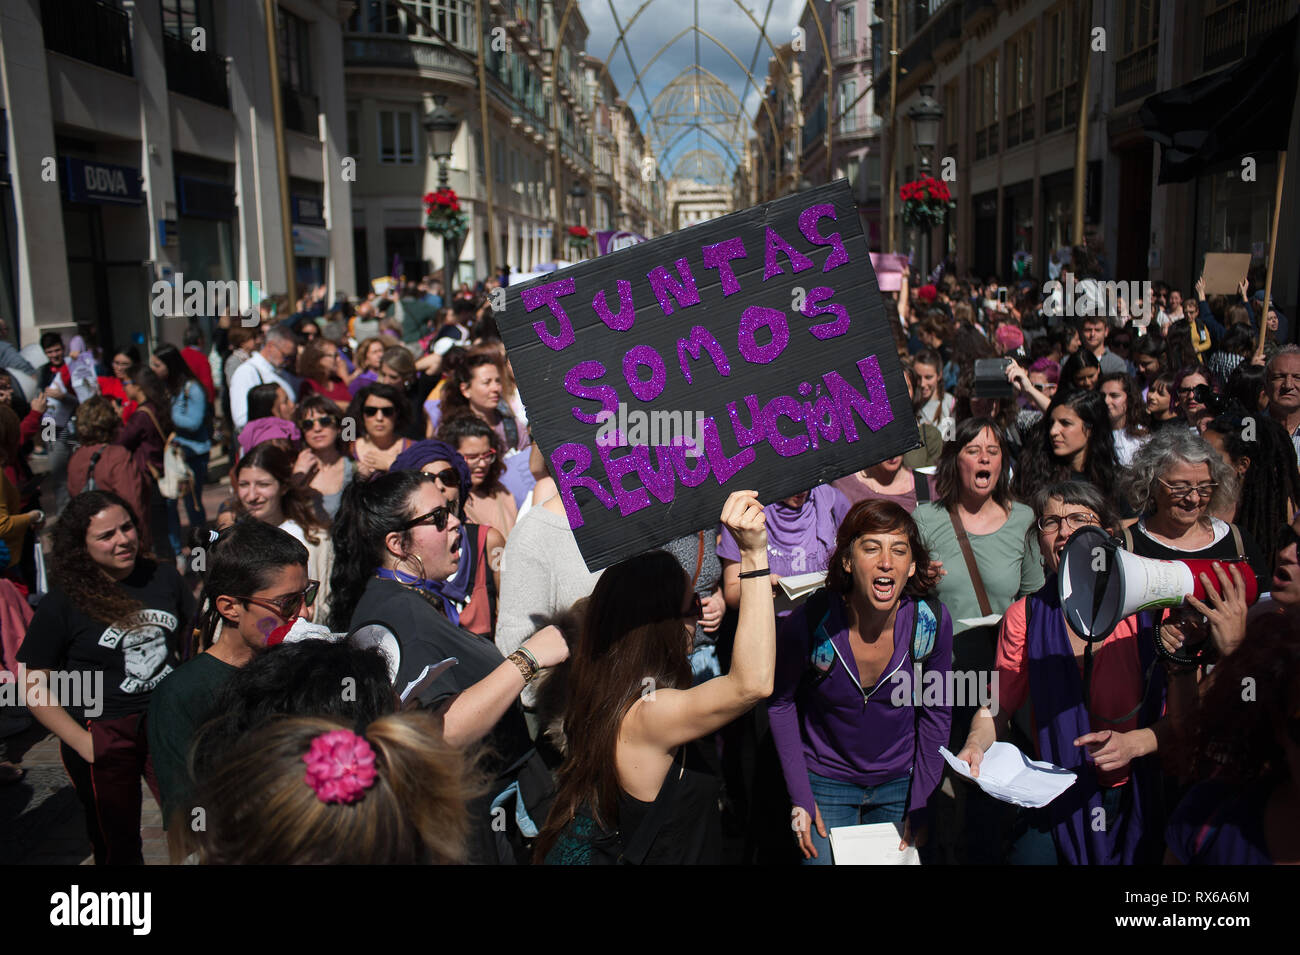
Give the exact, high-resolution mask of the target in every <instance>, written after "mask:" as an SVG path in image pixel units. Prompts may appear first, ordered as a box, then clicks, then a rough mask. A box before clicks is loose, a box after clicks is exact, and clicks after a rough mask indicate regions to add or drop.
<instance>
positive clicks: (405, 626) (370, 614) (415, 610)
mask: <svg viewBox="0 0 1300 955" xmlns="http://www.w3.org/2000/svg"><path fill="white" fill-rule="evenodd" d="M367 623H382V624H384V625H385V626H386V627H388V629H389V630H391V631H393V633H394V635H396V637H397V639H398V642H399V644H400V645H401V651H402V659H401V660H400V661H399V664H398V669H397V679H396V680H394V681H393V682H394V687H395V689H396V690H397V692H399V693H400V692H401V691H402V690H404V689H406V687H407V686H408V685H409V684H410V683H411V681H413V680H414V679H416V678H417V677H418V676H419V675H420V673H421V672H422V671H423V670H424V668H425V667H426V666H429V665H431V664H435V663H439V662H441V661H443V660H445V659H447V657H455V658H456V659H457V660H459V661H460V662H459V663H457V664H456V665H455V666H453V667H450V668H449V669H448V670H447V671H446V672H445V673H443V674H442V675H441V676H439V677H438V678H437V679H436V680H434V681H433V683H431V684H430V685H429V686H427V687H426V688H425V689H424V691H423V692H422V693H421V694H420V702H421V703H422V704H424V705H425V706H426V707H430V708H435V709H436V708H437V707H439V706H441V705H443V704H444V703H448V702H450V700H451V699H452V698H453V697H454V696H456V695H457V694H459V693H461V692H462V691H464V690H467V689H469V688H470V687H471V686H473V685H474V684H475V683H477V682H479V680H482V679H483V678H484V677H486V676H487V675H488V674H489V673H491V672H492V671H493V670H495V669H496V668H497V667H499V666H500V665H501V664H502V663H503V662H505V657H503V656H502V655H501V651H500V650H498V649H497V648H496V645H495V644H494V643H492V641H490V640H484V639H483V638H482V637H478V636H475V635H474V634H472V633H470V632H469V631H467V630H462V629H461V628H460V627H457V626H455V625H454V624H453V623H452V622H451V621H450V620H448V619H447V618H446V617H445V616H443V615H442V614H441V613H440V612H439V611H438V610H437V609H435V608H434V606H433V604H432V603H430V602H429V601H428V600H426V599H425V598H424V597H423V596H422V595H421V594H419V593H418V592H417V591H415V590H412V589H411V588H409V587H403V586H402V585H401V584H399V583H397V582H396V581H392V580H384V579H382V578H379V577H376V578H374V579H372V580H371V581H370V583H369V584H367V585H366V589H365V592H364V593H363V594H362V595H361V600H360V601H358V602H357V609H356V610H354V611H353V613H352V621H351V629H353V630H355V629H357V628H358V627H360V626H361V625H363V624H367ZM486 743H487V744H488V748H489V749H490V750H492V752H493V753H495V755H496V756H497V757H498V759H496V760H491V761H490V762H489V766H488V768H489V769H491V770H492V771H493V772H496V771H499V770H501V769H503V768H504V767H505V766H509V765H510V764H511V763H513V762H514V761H515V760H516V759H518V758H519V757H521V756H523V755H524V754H525V753H527V752H528V750H529V749H531V748H532V741H531V740H530V738H529V736H528V726H527V724H526V723H525V722H524V715H523V710H522V708H521V707H520V705H519V703H517V702H516V703H515V704H513V705H512V706H511V707H510V709H508V710H506V712H505V714H504V715H503V716H502V717H501V719H500V720H498V721H497V725H496V727H495V728H494V729H493V730H492V733H491V734H490V735H489V736H488V739H487V740H486ZM498 763H499V765H498Z"/></svg>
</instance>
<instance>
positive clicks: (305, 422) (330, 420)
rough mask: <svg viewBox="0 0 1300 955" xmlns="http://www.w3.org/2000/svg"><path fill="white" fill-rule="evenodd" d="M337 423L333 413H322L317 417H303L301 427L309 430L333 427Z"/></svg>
mask: <svg viewBox="0 0 1300 955" xmlns="http://www.w3.org/2000/svg"><path fill="white" fill-rule="evenodd" d="M337 425H338V421H337V420H336V419H335V418H334V416H333V415H327V414H323V415H321V416H320V417H319V418H303V419H302V429H303V430H304V431H310V430H312V428H333V427H335V426H337Z"/></svg>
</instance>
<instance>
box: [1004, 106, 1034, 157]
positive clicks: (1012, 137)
mask: <svg viewBox="0 0 1300 955" xmlns="http://www.w3.org/2000/svg"><path fill="white" fill-rule="evenodd" d="M1004 125H1005V128H1006V132H1005V133H1004V139H1005V141H1006V144H1007V148H1008V149H1010V148H1011V147H1012V146H1019V145H1020V144H1021V143H1027V142H1029V141H1031V140H1032V139H1033V138H1034V105H1033V104H1032V103H1030V104H1029V105H1028V106H1026V107H1024V108H1023V109H1018V110H1016V111H1015V112H1014V113H1012V114H1011V115H1010V116H1008V117H1007V118H1006V121H1005V124H1004Z"/></svg>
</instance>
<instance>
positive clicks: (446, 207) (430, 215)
mask: <svg viewBox="0 0 1300 955" xmlns="http://www.w3.org/2000/svg"><path fill="white" fill-rule="evenodd" d="M424 228H425V229H426V230H427V231H429V232H432V233H433V234H434V235H440V236H442V237H443V238H444V239H450V240H452V241H455V240H456V239H459V238H460V237H461V236H463V235H464V234H465V233H466V232H468V231H469V216H468V215H466V214H465V213H464V212H462V211H461V208H460V198H459V197H458V196H457V195H456V192H455V190H454V189H451V188H448V187H447V186H443V187H442V188H440V189H439V190H438V191H437V192H426V193H425V194H424Z"/></svg>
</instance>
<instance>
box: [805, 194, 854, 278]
mask: <svg viewBox="0 0 1300 955" xmlns="http://www.w3.org/2000/svg"><path fill="white" fill-rule="evenodd" d="M823 216H828V217H829V218H830V219H831V220H834V219H835V207H834V206H833V205H831V204H830V203H829V202H825V203H822V204H821V205H816V206H809V207H808V208H807V209H805V210H804V211H803V212H801V213H799V231H800V232H802V233H803V237H804V238H805V239H807V240H808V241H809V242H811V243H812V244H813V245H829V246H830V247H831V248H832V249H833V250H834V251H832V252H831V254H830V255H828V256H826V264H825V265H823V266H822V271H823V272H829V271H830V270H831V269H836V268H839V267H840V266H841V265H844V264H846V263H847V262H848V261H849V253H848V252H847V251H846V250H845V248H844V241H843V240H842V239H841V238H840V234H839V233H838V232H832V233H831V234H830V235H828V236H825V237H822V236H821V235H818V233H817V220H818V219H820V218H822V217H823Z"/></svg>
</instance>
